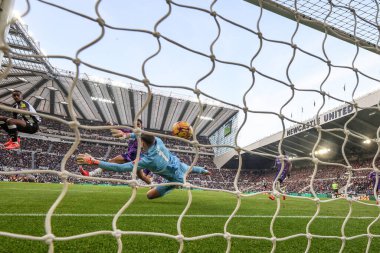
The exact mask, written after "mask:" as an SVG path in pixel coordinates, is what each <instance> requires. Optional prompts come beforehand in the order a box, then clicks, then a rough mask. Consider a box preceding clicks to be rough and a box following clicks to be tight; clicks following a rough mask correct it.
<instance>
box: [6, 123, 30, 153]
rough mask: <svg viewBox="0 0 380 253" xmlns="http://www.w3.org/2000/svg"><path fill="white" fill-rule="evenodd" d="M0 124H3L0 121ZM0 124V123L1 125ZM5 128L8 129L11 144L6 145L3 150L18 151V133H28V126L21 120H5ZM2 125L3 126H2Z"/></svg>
mask: <svg viewBox="0 0 380 253" xmlns="http://www.w3.org/2000/svg"><path fill="white" fill-rule="evenodd" d="M0 121H1V122H4V121H2V120H0ZM1 122H0V123H1ZM5 124H6V128H7V129H8V131H7V133H8V135H9V136H10V138H11V142H9V143H6V145H5V144H4V146H5V149H18V148H20V139H19V138H18V131H21V132H29V130H31V129H29V128H30V127H29V125H28V124H27V123H26V122H25V121H24V120H21V119H13V118H7V119H6V120H5ZM2 125H4V124H2ZM2 128H3V129H5V127H4V126H2Z"/></svg>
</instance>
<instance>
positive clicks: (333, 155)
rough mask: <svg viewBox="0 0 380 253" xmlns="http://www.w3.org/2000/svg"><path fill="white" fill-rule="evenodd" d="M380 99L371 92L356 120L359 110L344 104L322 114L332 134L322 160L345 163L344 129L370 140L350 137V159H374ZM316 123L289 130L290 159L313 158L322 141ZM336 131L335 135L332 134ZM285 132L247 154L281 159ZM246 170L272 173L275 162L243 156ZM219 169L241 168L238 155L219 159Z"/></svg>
mask: <svg viewBox="0 0 380 253" xmlns="http://www.w3.org/2000/svg"><path fill="white" fill-rule="evenodd" d="M379 98H380V90H377V91H375V92H371V93H369V94H367V95H365V96H362V97H360V98H358V99H356V100H355V102H356V103H357V104H358V106H359V107H360V108H361V109H359V110H358V113H357V115H356V116H355V109H354V107H353V105H351V104H343V105H341V106H339V107H337V108H334V109H332V110H329V111H327V112H325V113H322V114H321V115H320V116H319V120H320V125H321V126H322V129H329V130H331V131H329V132H325V131H323V132H322V136H321V140H320V143H319V145H318V147H317V148H316V151H319V150H324V151H325V152H326V154H324V155H321V156H320V157H319V158H320V159H322V160H324V161H326V160H328V161H339V160H342V159H343V155H342V146H343V144H344V141H345V137H346V135H345V133H344V131H343V130H344V126H345V124H347V129H348V130H349V131H350V132H351V133H352V134H354V135H356V136H361V137H364V136H365V137H367V138H368V139H372V141H369V140H367V142H366V143H364V142H363V141H364V140H363V139H361V138H357V137H355V136H353V135H350V136H349V137H348V139H347V143H346V145H345V149H344V150H345V154H346V156H347V157H351V156H352V155H354V156H357V159H360V158H361V157H363V156H372V157H374V156H375V154H376V151H377V150H378V145H377V144H376V143H375V142H374V141H373V140H376V139H377V136H376V134H377V132H378V131H379V129H380V111H379V108H378V107H377V105H378V103H379ZM315 125H316V119H315V118H313V119H310V120H307V121H305V122H303V124H298V125H294V126H291V127H289V128H288V129H286V130H285V133H284V141H283V143H282V147H283V148H284V150H285V152H286V153H287V155H289V156H291V157H311V155H310V154H311V152H312V149H313V147H314V145H315V143H316V142H317V140H318V132H317V130H316V129H315V128H314V126H315ZM333 129H334V131H332V130H333ZM282 134H283V132H282V131H281V132H278V133H276V134H274V135H271V136H268V137H266V138H264V139H261V140H259V141H257V142H254V143H252V144H251V145H248V146H247V147H245V149H247V150H251V151H255V152H260V153H266V154H271V155H278V145H279V142H280V140H281V137H282ZM242 157H243V168H245V169H258V170H261V169H268V168H270V167H271V166H272V164H273V158H267V157H265V156H260V155H252V154H249V153H243V154H242ZM215 163H216V165H217V166H218V167H225V168H238V159H237V156H236V151H230V152H228V153H225V154H223V155H222V156H220V157H218V158H217V159H215Z"/></svg>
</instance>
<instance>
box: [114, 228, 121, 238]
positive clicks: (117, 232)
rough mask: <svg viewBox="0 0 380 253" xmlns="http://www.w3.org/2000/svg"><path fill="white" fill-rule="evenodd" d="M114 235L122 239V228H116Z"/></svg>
mask: <svg viewBox="0 0 380 253" xmlns="http://www.w3.org/2000/svg"><path fill="white" fill-rule="evenodd" d="M112 236H113V237H115V238H116V239H120V237H121V230H120V229H116V230H115V231H113V232H112Z"/></svg>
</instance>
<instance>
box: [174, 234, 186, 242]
mask: <svg viewBox="0 0 380 253" xmlns="http://www.w3.org/2000/svg"><path fill="white" fill-rule="evenodd" d="M184 239H185V237H184V236H183V235H177V236H176V240H177V241H178V242H183V240H184Z"/></svg>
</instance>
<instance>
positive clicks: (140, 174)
mask: <svg viewBox="0 0 380 253" xmlns="http://www.w3.org/2000/svg"><path fill="white" fill-rule="evenodd" d="M137 176H138V177H139V178H140V179H141V180H142V181H144V182H145V183H146V184H151V183H152V180H151V178H150V177H149V176H148V175H147V174H145V172H144V170H138V171H137Z"/></svg>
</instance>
